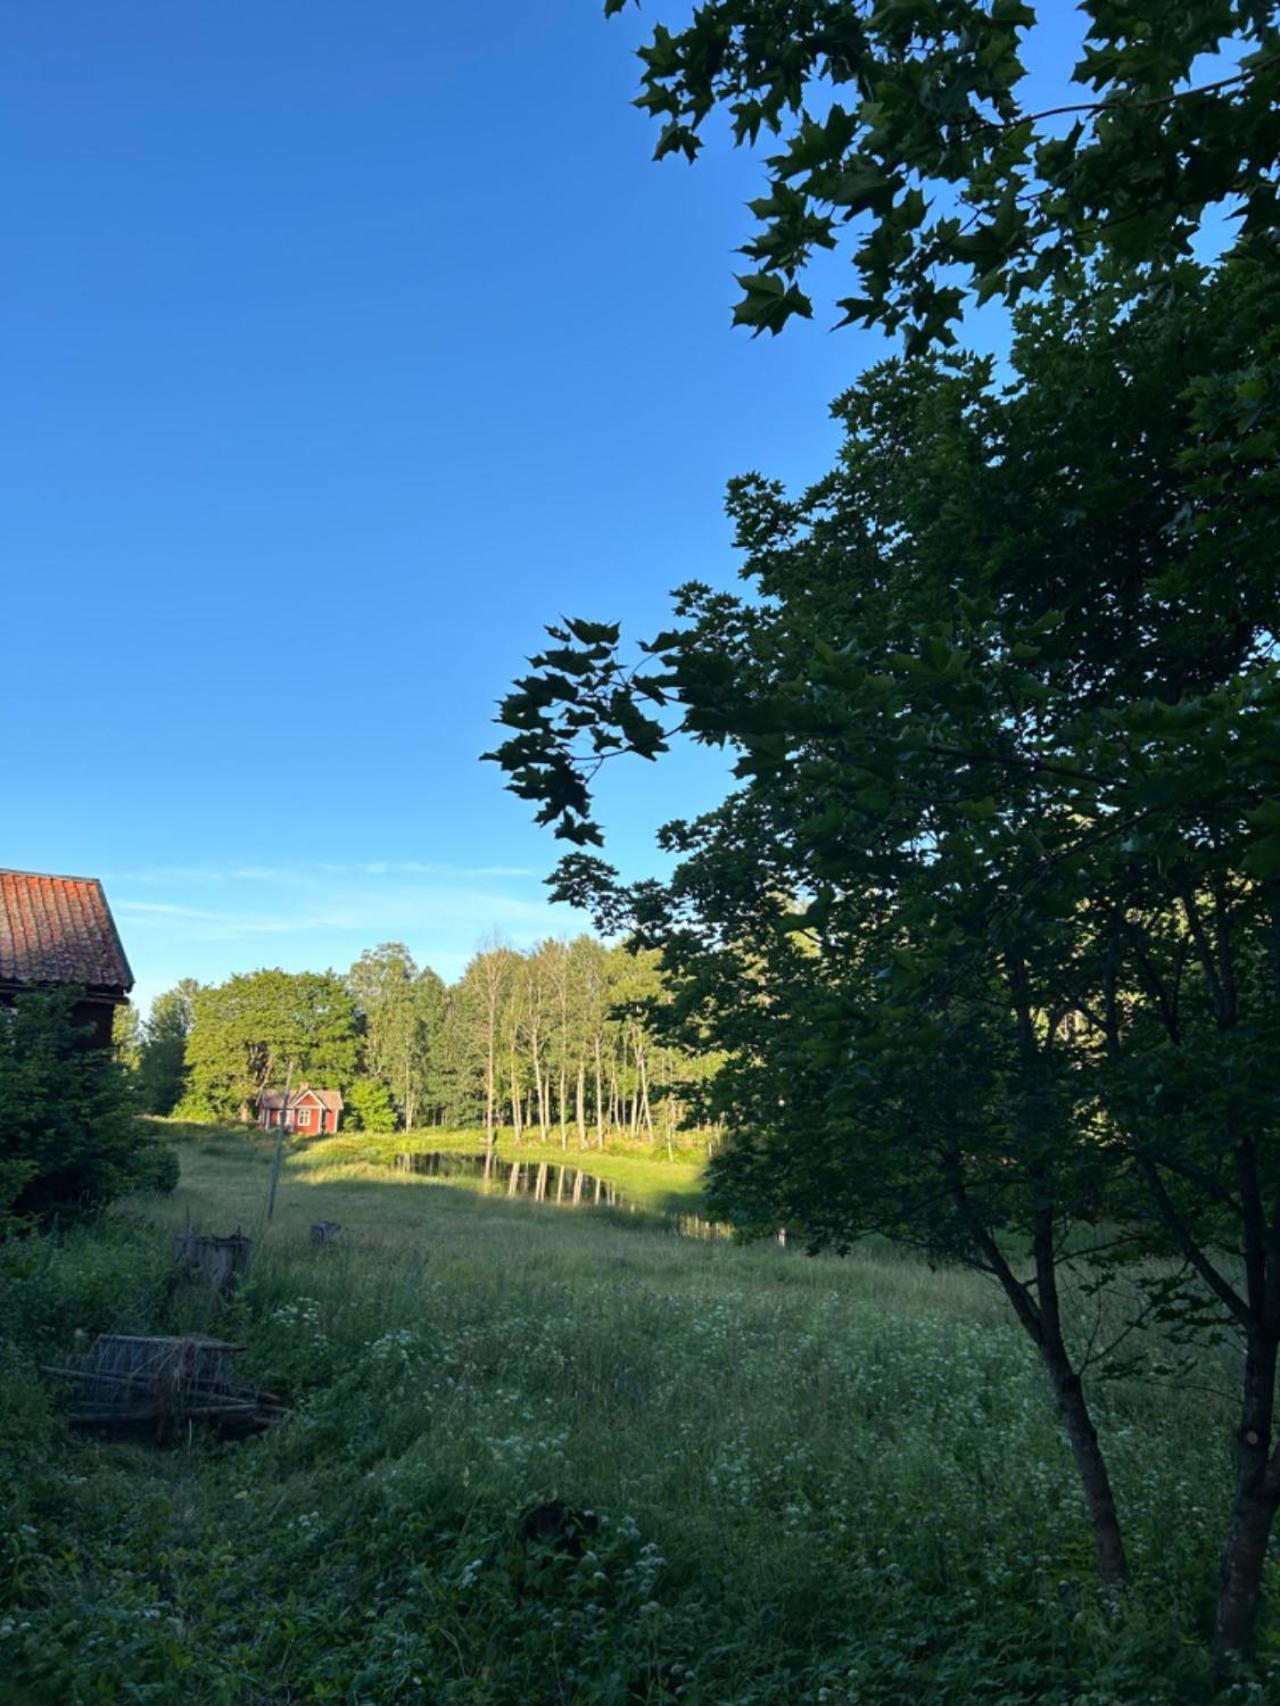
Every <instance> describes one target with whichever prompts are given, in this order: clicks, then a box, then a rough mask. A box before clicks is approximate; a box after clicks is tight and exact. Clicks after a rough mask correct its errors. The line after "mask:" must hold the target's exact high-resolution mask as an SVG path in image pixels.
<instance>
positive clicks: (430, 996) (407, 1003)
mask: <svg viewBox="0 0 1280 1706" xmlns="http://www.w3.org/2000/svg"><path fill="white" fill-rule="evenodd" d="M347 985H348V988H349V989H350V991H351V996H352V999H353V1000H354V1001H355V1004H356V1009H357V1012H358V1014H359V1018H360V1021H361V1027H362V1029H361V1054H362V1059H363V1064H364V1070H365V1071H366V1072H367V1073H368V1074H369V1076H370V1077H371V1078H374V1079H376V1080H377V1082H378V1083H380V1084H381V1085H382V1086H383V1087H384V1089H385V1090H386V1092H387V1094H388V1096H389V1097H391V1099H392V1100H393V1102H394V1103H395V1106H396V1108H397V1109H398V1110H399V1114H400V1118H401V1120H402V1121H403V1123H404V1124H405V1125H406V1126H413V1125H416V1124H418V1123H419V1121H423V1120H424V1116H429V1115H430V1114H433V1113H434V1114H436V1115H437V1116H438V1112H439V1109H440V1108H441V1106H442V1104H443V1101H444V1097H445V1090H444V1077H445V1071H444V1064H443V1059H444V1054H445V1044H444V1039H443V1036H442V1031H443V1028H444V1023H445V1006H446V1001H445V987H444V984H443V982H442V981H441V979H440V978H439V977H438V976H437V975H436V973H435V972H433V971H432V970H431V968H430V967H429V966H424V967H423V969H422V970H421V971H419V969H418V967H417V966H416V965H415V964H414V960H413V956H412V955H411V954H410V952H409V950H408V949H407V948H406V947H405V946H404V944H403V943H402V942H384V943H383V944H382V945H381V947H378V948H369V949H367V950H366V951H365V952H364V953H363V954H361V956H360V958H359V959H358V960H357V961H356V963H355V965H353V966H352V968H351V970H350V972H349V973H348V974H347Z"/></svg>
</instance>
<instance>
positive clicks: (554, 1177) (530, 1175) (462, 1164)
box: [396, 1149, 632, 1208]
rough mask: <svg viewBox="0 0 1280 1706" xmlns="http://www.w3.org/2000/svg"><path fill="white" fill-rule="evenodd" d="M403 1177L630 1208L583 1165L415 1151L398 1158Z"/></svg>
mask: <svg viewBox="0 0 1280 1706" xmlns="http://www.w3.org/2000/svg"><path fill="white" fill-rule="evenodd" d="M396 1167H397V1168H398V1169H399V1171H400V1172H402V1173H423V1174H426V1175H427V1177H428V1178H432V1179H478V1180H480V1182H481V1185H482V1187H483V1188H484V1189H485V1190H487V1191H489V1192H490V1193H491V1194H492V1195H494V1196H507V1197H532V1198H533V1200H534V1201H535V1202H552V1203H559V1204H560V1206H561V1207H562V1208H630V1207H631V1206H632V1205H631V1203H630V1202H629V1201H628V1200H627V1198H626V1197H625V1196H624V1195H623V1193H622V1192H621V1191H620V1190H619V1189H618V1187H617V1186H616V1185H612V1184H610V1183H609V1181H608V1180H607V1179H601V1178H600V1177H599V1176H598V1175H597V1174H594V1173H588V1172H586V1171H585V1170H584V1169H583V1168H581V1167H571V1166H569V1165H568V1164H567V1163H563V1164H562V1163H560V1162H556V1161H519V1160H512V1161H508V1160H507V1159H506V1158H505V1157H503V1156H498V1155H454V1154H451V1153H449V1151H447V1150H438V1149H428V1150H416V1151H414V1152H413V1153H411V1154H407V1155H397V1156H396Z"/></svg>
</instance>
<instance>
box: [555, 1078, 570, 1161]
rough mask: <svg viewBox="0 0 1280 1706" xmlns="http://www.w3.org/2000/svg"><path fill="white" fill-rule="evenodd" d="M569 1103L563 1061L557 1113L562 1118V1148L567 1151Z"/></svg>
mask: <svg viewBox="0 0 1280 1706" xmlns="http://www.w3.org/2000/svg"><path fill="white" fill-rule="evenodd" d="M568 1102H569V1094H568V1085H567V1083H566V1081H565V1070H564V1062H563V1061H562V1062H561V1064H560V1106H559V1108H558V1109H557V1112H558V1114H559V1116H560V1147H561V1149H567V1148H568V1147H569V1126H568V1112H569V1108H568Z"/></svg>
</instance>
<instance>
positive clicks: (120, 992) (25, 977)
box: [0, 871, 133, 1048]
mask: <svg viewBox="0 0 1280 1706" xmlns="http://www.w3.org/2000/svg"><path fill="white" fill-rule="evenodd" d="M68 984H74V985H76V986H77V987H78V988H81V989H83V990H84V999H83V1000H82V1001H80V1002H77V1004H76V1009H75V1022H76V1024H78V1025H86V1026H92V1036H91V1038H90V1039H89V1040H90V1042H91V1043H92V1044H93V1046H94V1047H96V1048H110V1046H111V1019H112V1014H113V1013H114V1011H115V1009H116V1008H117V1007H122V1006H124V1005H125V1004H126V1003H127V1002H128V999H129V991H130V990H131V989H132V988H133V973H132V972H131V971H130V970H129V962H128V960H127V959H126V958H125V956H124V949H123V948H122V947H121V945H120V937H119V936H118V935H117V933H116V926H115V920H114V919H113V918H112V916H111V908H110V907H109V906H108V905H107V897H106V895H105V894H103V892H102V884H101V883H100V882H99V881H98V879H97V878H96V877H49V876H45V875H44V874H43V873H42V872H38V871H0V1007H12V1006H13V1001H14V997H15V996H16V995H21V994H23V993H24V992H25V991H27V990H32V989H56V988H58V987H59V986H66V985H68Z"/></svg>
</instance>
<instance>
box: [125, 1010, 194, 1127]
mask: <svg viewBox="0 0 1280 1706" xmlns="http://www.w3.org/2000/svg"><path fill="white" fill-rule="evenodd" d="M199 988H200V986H199V984H197V983H196V982H195V981H194V979H192V978H184V979H183V980H182V982H181V983H179V984H178V985H177V986H176V987H175V988H173V989H167V990H165V991H164V993H163V994H161V995H157V996H156V998H155V1000H154V1001H153V1002H152V1003H151V1012H150V1014H149V1015H148V1016H147V1022H146V1025H145V1026H144V1028H143V1034H142V1042H141V1047H140V1049H139V1055H138V1097H139V1101H140V1104H141V1106H142V1109H143V1111H144V1113H148V1114H160V1115H165V1114H171V1113H172V1112H173V1110H174V1109H175V1108H176V1107H177V1105H178V1103H179V1102H180V1101H181V1100H182V1098H183V1095H184V1092H185V1090H186V1049H187V1035H188V1033H189V1032H190V1030H191V1022H192V1017H193V1005H194V1002H195V997H196V995H197V994H198V992H199Z"/></svg>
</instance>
